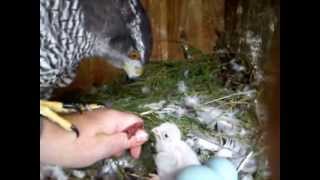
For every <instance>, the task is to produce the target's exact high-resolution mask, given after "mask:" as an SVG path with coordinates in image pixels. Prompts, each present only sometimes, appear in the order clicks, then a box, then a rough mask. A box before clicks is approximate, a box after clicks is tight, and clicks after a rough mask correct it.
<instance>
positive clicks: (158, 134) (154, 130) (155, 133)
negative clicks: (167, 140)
mask: <svg viewBox="0 0 320 180" xmlns="http://www.w3.org/2000/svg"><path fill="white" fill-rule="evenodd" d="M151 132H152V133H153V134H154V136H155V137H156V138H157V139H158V138H159V139H161V136H160V132H159V130H158V129H157V128H153V129H152V130H151Z"/></svg>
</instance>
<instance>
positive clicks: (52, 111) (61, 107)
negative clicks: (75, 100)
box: [40, 100, 103, 137]
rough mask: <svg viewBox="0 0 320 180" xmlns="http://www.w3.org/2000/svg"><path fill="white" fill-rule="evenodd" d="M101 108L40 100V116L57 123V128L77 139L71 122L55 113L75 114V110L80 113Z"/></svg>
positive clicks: (76, 130) (98, 106) (75, 129)
mask: <svg viewBox="0 0 320 180" xmlns="http://www.w3.org/2000/svg"><path fill="white" fill-rule="evenodd" d="M101 107H103V106H100V105H97V104H90V105H79V106H76V105H65V104H63V103H61V102H57V101H47V100H40V115H42V116H44V117H47V118H48V119H49V120H51V121H53V122H55V123H57V124H58V125H59V126H61V127H62V128H63V129H65V130H67V131H73V132H75V133H76V134H77V137H78V136H79V130H78V129H77V128H76V127H75V126H74V125H73V124H72V123H71V122H69V121H68V120H66V119H64V118H63V117H61V116H59V115H58V114H57V113H70V112H76V111H77V110H80V111H84V110H93V109H98V108H101Z"/></svg>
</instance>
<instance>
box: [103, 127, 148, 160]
mask: <svg viewBox="0 0 320 180" xmlns="http://www.w3.org/2000/svg"><path fill="white" fill-rule="evenodd" d="M147 140H148V134H147V133H146V132H145V131H144V130H138V131H137V133H136V135H135V136H132V137H131V138H130V139H128V135H127V134H126V133H124V132H120V133H116V134H112V135H107V134H99V135H98V137H97V141H98V142H97V143H99V144H102V145H103V146H104V148H105V150H104V152H105V156H106V157H110V156H113V155H116V154H119V152H122V151H124V150H127V149H131V153H132V148H133V149H135V150H133V151H135V152H134V153H133V154H136V155H135V157H137V156H139V155H138V154H140V153H139V152H137V151H139V150H138V149H139V148H138V147H139V146H141V145H142V144H143V143H145V142H146V141H147Z"/></svg>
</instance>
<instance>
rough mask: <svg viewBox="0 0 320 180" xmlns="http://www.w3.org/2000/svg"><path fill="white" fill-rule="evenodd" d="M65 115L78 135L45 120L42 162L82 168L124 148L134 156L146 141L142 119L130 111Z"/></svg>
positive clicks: (100, 111)
mask: <svg viewBox="0 0 320 180" xmlns="http://www.w3.org/2000/svg"><path fill="white" fill-rule="evenodd" d="M65 118H66V119H68V120H70V121H71V122H72V123H73V124H74V125H76V126H77V127H78V129H79V131H80V136H79V137H78V138H76V135H75V134H74V133H70V132H67V131H65V130H63V129H62V128H60V127H58V126H57V125H55V124H53V123H52V122H50V121H47V120H45V121H44V122H43V131H42V136H41V139H40V161H41V162H43V163H48V164H55V165H60V166H64V167H70V168H81V167H85V166H89V165H92V164H93V163H95V162H97V161H99V160H102V159H104V158H110V157H112V156H116V157H119V156H121V155H122V154H123V153H124V152H125V151H126V150H127V149H129V150H130V154H131V156H132V157H133V158H136V159H137V158H139V156H140V153H141V146H142V144H144V143H145V142H146V141H147V140H148V134H147V133H146V132H145V131H144V130H143V127H142V126H143V120H142V119H140V118H139V117H137V116H135V115H133V114H131V113H127V112H120V111H115V110H105V109H104V110H96V111H91V112H83V113H82V114H72V115H67V116H65ZM129 127H133V128H129ZM128 128H129V131H126V130H127V129H128ZM136 128H138V129H136ZM130 129H131V130H130ZM130 136H132V137H130Z"/></svg>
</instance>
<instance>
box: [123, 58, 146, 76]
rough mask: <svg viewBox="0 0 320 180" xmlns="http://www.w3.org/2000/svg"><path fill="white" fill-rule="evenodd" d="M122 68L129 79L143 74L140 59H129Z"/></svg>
mask: <svg viewBox="0 0 320 180" xmlns="http://www.w3.org/2000/svg"><path fill="white" fill-rule="evenodd" d="M123 69H124V70H125V71H126V73H127V75H128V77H129V79H135V78H138V77H140V76H141V75H142V74H143V66H142V64H141V62H140V61H136V60H129V61H127V62H125V64H124V67H123Z"/></svg>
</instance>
